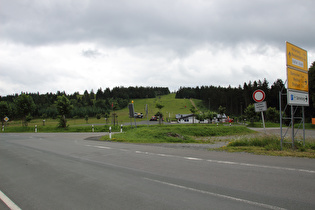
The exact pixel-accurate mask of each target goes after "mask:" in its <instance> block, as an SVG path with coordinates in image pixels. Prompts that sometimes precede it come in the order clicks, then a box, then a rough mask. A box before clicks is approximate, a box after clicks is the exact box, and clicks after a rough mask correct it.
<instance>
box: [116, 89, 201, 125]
mask: <svg viewBox="0 0 315 210" xmlns="http://www.w3.org/2000/svg"><path fill="white" fill-rule="evenodd" d="M133 101H134V108H135V112H141V113H143V114H144V115H145V107H146V104H147V105H148V118H149V119H150V118H151V117H152V116H153V115H155V114H156V113H157V112H158V111H159V110H158V109H157V108H155V104H156V103H160V104H162V105H163V106H164V107H163V109H162V110H161V112H162V113H163V115H164V118H165V119H166V118H169V117H170V119H175V115H176V114H189V113H191V112H190V111H189V109H190V108H191V106H192V103H191V101H190V99H176V98H175V93H172V94H169V95H164V96H159V97H156V98H148V99H134V100H133ZM193 101H194V103H195V104H196V106H197V107H198V108H200V107H199V106H200V105H201V104H202V102H201V100H196V99H193ZM116 114H117V115H118V121H119V122H128V121H130V119H129V109H128V108H125V109H122V110H118V111H116ZM143 120H147V118H146V116H145V117H144V118H143Z"/></svg>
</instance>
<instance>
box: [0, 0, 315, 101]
mask: <svg viewBox="0 0 315 210" xmlns="http://www.w3.org/2000/svg"><path fill="white" fill-rule="evenodd" d="M0 5H1V7H0V20H1V21H0V76H1V77H0V95H1V96H5V95H9V94H14V93H21V91H23V92H39V93H43V94H44V93H46V92H53V93H55V92H57V91H58V90H59V91H66V93H68V94H71V93H74V92H76V91H79V92H80V93H81V94H82V93H83V92H84V90H88V91H91V90H92V89H93V90H94V92H96V91H97V89H98V88H100V87H101V88H102V89H105V88H107V87H109V88H113V87H115V86H125V87H128V86H163V87H169V88H170V90H171V91H174V90H178V89H179V87H181V86H185V87H196V86H202V85H207V86H210V85H213V86H219V85H220V86H224V87H227V86H228V85H231V86H232V87H238V86H239V85H241V86H242V85H243V84H244V82H248V81H254V80H256V81H258V80H263V79H264V78H266V79H267V81H268V82H269V83H270V85H271V84H272V83H273V82H274V81H276V79H278V78H280V79H282V80H284V81H285V80H286V58H285V41H289V42H291V43H293V44H295V45H297V46H299V47H301V48H303V49H305V50H307V51H308V65H309V66H310V65H311V63H313V62H314V61H315V23H314V20H315V13H314V8H315V1H314V0H301V1H296V0H9V1H8V0H0Z"/></svg>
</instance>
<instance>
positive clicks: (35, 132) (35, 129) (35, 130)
mask: <svg viewBox="0 0 315 210" xmlns="http://www.w3.org/2000/svg"><path fill="white" fill-rule="evenodd" d="M35 133H37V125H35Z"/></svg>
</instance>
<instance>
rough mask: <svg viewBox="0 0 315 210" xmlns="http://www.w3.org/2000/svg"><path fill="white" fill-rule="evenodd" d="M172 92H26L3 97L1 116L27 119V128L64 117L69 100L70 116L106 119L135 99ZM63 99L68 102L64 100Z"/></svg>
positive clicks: (123, 89) (160, 89) (132, 89)
mask: <svg viewBox="0 0 315 210" xmlns="http://www.w3.org/2000/svg"><path fill="white" fill-rule="evenodd" d="M169 93H170V91H169V89H168V88H165V87H114V88H113V89H112V90H111V89H110V88H106V89H105V90H103V89H102V88H99V89H98V90H97V91H96V93H95V92H94V91H93V90H91V91H90V92H89V91H87V90H85V91H84V93H83V95H81V94H80V93H79V92H75V93H73V94H66V93H65V92H64V91H63V92H60V91H57V93H46V94H40V93H39V92H37V93H25V92H22V93H21V94H14V95H8V96H4V97H0V117H1V121H2V123H3V122H4V118H5V117H6V116H8V117H9V118H10V119H12V120H14V119H23V121H24V122H25V125H27V122H28V121H29V120H30V119H31V118H32V117H35V118H38V117H42V118H57V117H58V115H62V114H61V113H60V112H61V111H60V110H59V111H58V103H57V102H58V100H60V101H61V100H68V101H69V104H71V110H69V112H67V117H70V118H83V117H86V116H88V117H95V116H96V117H99V116H105V117H106V116H109V114H110V111H111V110H119V109H123V108H125V107H127V106H128V104H129V103H130V100H131V99H141V98H155V97H156V96H159V95H167V94H169ZM61 96H65V98H66V99H64V98H60V97H61ZM58 97H59V98H58ZM64 103H67V101H66V102H64ZM64 117H65V116H64Z"/></svg>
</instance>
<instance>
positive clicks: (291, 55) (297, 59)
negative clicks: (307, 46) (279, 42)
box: [286, 42, 308, 71]
mask: <svg viewBox="0 0 315 210" xmlns="http://www.w3.org/2000/svg"><path fill="white" fill-rule="evenodd" d="M286 48H287V65H288V66H291V67H294V68H297V69H301V70H304V71H308V66H307V51H306V50H303V49H302V48H299V47H297V46H295V45H293V44H291V43H289V42H286Z"/></svg>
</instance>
